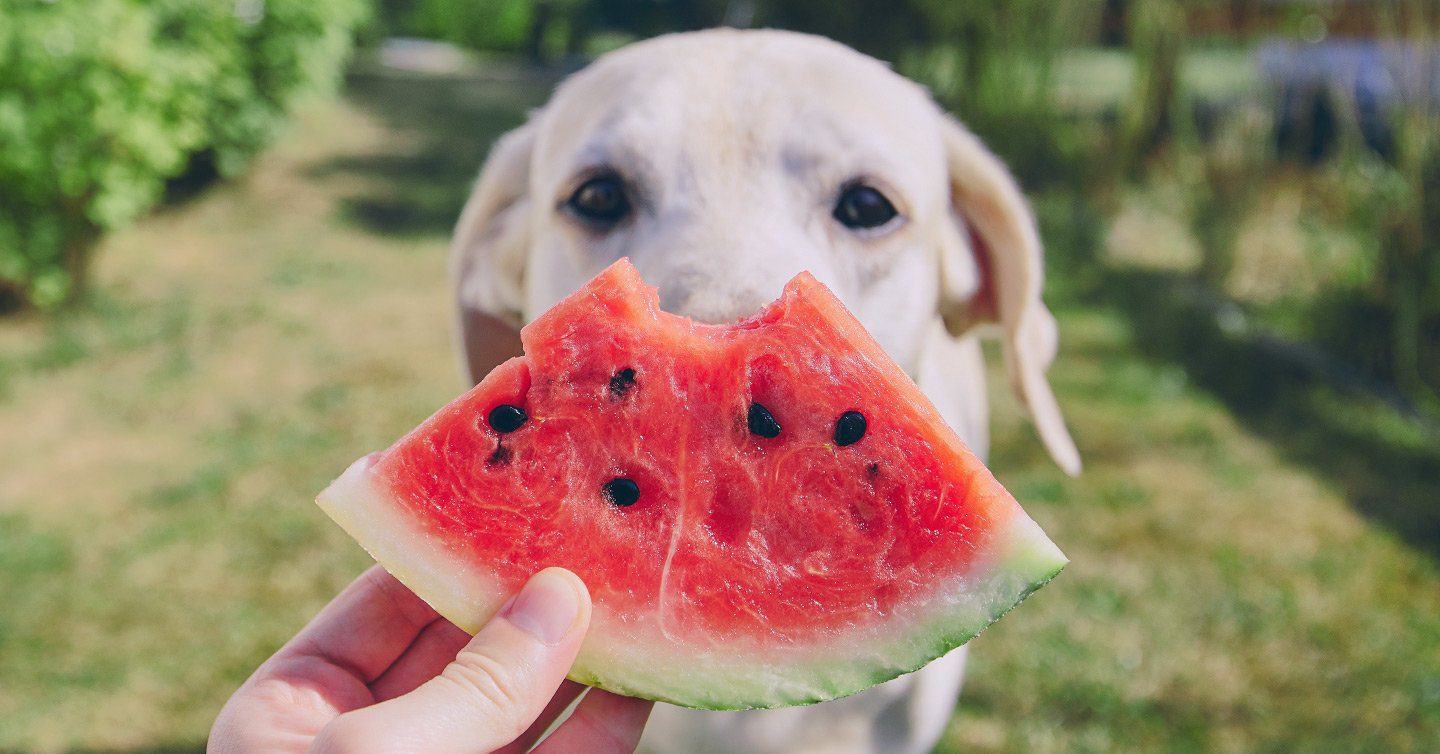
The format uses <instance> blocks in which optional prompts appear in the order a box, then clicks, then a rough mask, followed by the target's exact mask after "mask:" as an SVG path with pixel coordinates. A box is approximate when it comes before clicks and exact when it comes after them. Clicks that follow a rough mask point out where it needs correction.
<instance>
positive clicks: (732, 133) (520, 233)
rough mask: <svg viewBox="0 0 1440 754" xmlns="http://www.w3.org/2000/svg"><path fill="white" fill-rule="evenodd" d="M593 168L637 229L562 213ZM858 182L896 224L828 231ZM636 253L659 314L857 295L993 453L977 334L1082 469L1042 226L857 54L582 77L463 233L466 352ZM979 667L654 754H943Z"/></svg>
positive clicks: (512, 338) (703, 734) (682, 727)
mask: <svg viewBox="0 0 1440 754" xmlns="http://www.w3.org/2000/svg"><path fill="white" fill-rule="evenodd" d="M597 169H606V170H613V171H615V172H616V173H618V174H619V175H621V176H623V177H624V179H625V181H626V184H627V186H628V187H629V188H630V190H631V191H632V194H633V195H632V202H633V204H634V215H633V217H630V218H629V219H627V220H625V221H624V222H623V223H621V224H620V225H618V226H617V227H615V228H614V229H613V230H609V231H608V232H604V233H600V232H596V231H595V230H594V229H593V228H587V227H586V226H585V225H584V224H583V223H580V222H578V221H577V220H576V219H575V218H574V217H572V216H570V215H569V214H567V212H566V211H565V209H564V204H565V202H566V199H567V198H568V197H569V196H570V195H571V193H572V192H573V191H574V190H575V188H576V187H577V186H578V185H580V183H582V182H583V181H584V180H586V179H587V178H588V177H590V176H592V175H593V174H594V171H596V170H597ZM856 180H861V181H864V182H865V183H867V184H868V185H871V186H874V187H875V188H877V189H879V190H881V191H882V193H884V194H885V196H886V197H887V198H888V199H889V201H890V202H891V203H892V204H894V206H895V207H896V209H898V210H899V212H900V215H901V218H900V220H899V221H897V222H894V223H891V224H889V225H886V226H883V227H881V228H877V229H875V230H871V231H863V232H856V231H853V230H851V229H849V228H846V227H845V226H843V225H842V224H840V223H839V222H838V221H836V220H835V219H834V218H832V216H831V210H832V207H833V206H834V203H835V201H836V199H837V197H838V196H839V195H840V192H841V191H842V189H843V187H845V186H847V185H849V184H851V183H852V182H854V181H856ZM621 256H628V257H630V259H631V261H632V262H633V263H634V264H635V266H636V267H637V268H638V269H639V270H640V272H641V274H642V275H643V276H644V277H645V279H646V281H648V282H649V283H650V284H652V285H655V286H658V287H659V289H660V299H661V305H662V306H663V307H664V308H665V309H667V310H669V311H672V312H675V313H678V314H683V315H687V316H690V317H693V318H695V319H698V320H701V321H705V322H723V321H728V320H733V319H737V318H740V317H744V316H747V315H749V314H751V313H753V312H754V311H755V310H757V309H758V308H760V307H761V306H763V305H764V304H765V303H767V302H769V301H771V300H773V299H774V298H775V297H776V296H777V295H778V294H779V293H780V290H781V288H782V287H783V286H784V284H785V282H786V281H788V280H789V279H790V278H791V277H792V276H793V275H795V274H796V273H798V272H800V271H802V270H809V271H810V272H812V273H813V274H814V275H815V277H817V278H818V279H819V280H820V281H821V282H823V283H825V284H826V285H827V286H829V287H830V289H831V290H832V291H834V292H835V294H836V295H837V296H839V297H840V299H841V300H842V301H844V302H845V305H846V306H848V307H849V308H850V310H851V311H852V312H854V313H855V315H856V316H857V317H858V318H859V319H860V321H861V322H862V323H864V325H865V327H866V328H868V329H869V331H870V332H871V333H872V334H873V335H874V336H875V338H876V339H877V340H878V341H879V342H880V344H881V345H882V346H883V347H884V348H885V350H886V351H887V352H888V353H889V354H890V356H891V357H893V358H894V359H895V360H896V361H897V362H898V363H899V364H900V365H901V366H902V367H904V368H905V369H906V370H907V371H908V372H909V373H910V374H911V376H913V377H914V378H915V380H916V382H917V383H918V384H919V385H920V387H921V389H922V390H924V391H925V393H926V395H928V396H929V397H930V399H931V400H932V401H933V402H934V403H935V405H936V407H937V408H938V409H939V410H940V413H941V415H943V416H944V417H945V419H946V421H948V422H949V423H950V424H951V426H952V427H954V428H955V430H956V431H957V432H958V433H959V434H960V435H961V437H962V438H964V440H965V441H966V442H967V443H968V444H969V445H970V447H971V448H973V449H975V450H976V452H978V453H980V454H981V455H982V456H983V455H984V454H985V452H986V449H987V446H988V442H989V437H988V427H987V424H988V408H987V398H986V389H985V373H984V364H983V356H982V353H981V348H980V338H982V337H985V336H986V335H988V334H995V335H998V336H999V338H1000V340H1001V342H1002V344H1003V346H1004V353H1005V359H1006V363H1007V366H1008V367H1009V373H1010V378H1011V382H1012V385H1013V386H1014V388H1015V390H1016V392H1017V394H1018V395H1019V396H1020V397H1021V399H1022V400H1023V401H1024V403H1025V404H1026V405H1027V406H1028V407H1029V409H1030V412H1031V415H1032V416H1033V418H1034V421H1035V425H1036V428H1037V429H1038V431H1039V434H1040V437H1041V439H1042V440H1043V441H1044V443H1045V446H1046V447H1047V448H1048V449H1049V451H1050V454H1051V456H1052V457H1053V458H1054V459H1055V461H1056V462H1057V463H1058V464H1059V465H1060V466H1061V467H1062V468H1064V469H1065V470H1066V471H1067V472H1070V473H1072V474H1073V473H1077V472H1078V471H1079V468H1080V459H1079V455H1078V454H1077V452H1076V450H1075V446H1074V444H1073V443H1072V442H1071V440H1070V436H1069V434H1068V432H1067V430H1066V428H1065V425H1064V422H1063V420H1062V419H1061V417H1060V412H1059V409H1058V407H1057V406H1056V403H1055V398H1054V396H1053V395H1052V393H1051V391H1050V387H1049V385H1048V384H1047V382H1046V380H1045V371H1046V369H1047V368H1048V367H1049V365H1050V362H1051V360H1052V358H1053V357H1054V354H1055V347H1056V330H1055V323H1054V320H1053V318H1052V317H1051V315H1050V313H1049V311H1048V310H1047V309H1046V308H1045V306H1044V304H1043V303H1042V301H1041V299H1040V288H1041V273H1042V263H1041V256H1040V243H1039V238H1038V237H1037V234H1036V230H1035V223H1034V219H1033V217H1032V216H1031V214H1030V211H1029V209H1028V208H1027V206H1026V204H1025V202H1024V199H1023V198H1022V196H1021V194H1020V192H1019V189H1018V188H1017V187H1016V185H1015V182H1014V180H1013V179H1012V178H1011V177H1010V175H1009V173H1008V172H1007V171H1006V170H1005V168H1004V166H1003V165H1002V164H1001V163H1000V162H999V161H998V160H997V159H996V158H995V157H994V156H993V155H991V154H990V153H989V152H988V151H986V149H985V148H984V146H982V145H981V143H980V142H979V140H977V139H976V138H975V136H974V135H972V134H971V133H970V132H969V131H967V130H965V128H964V127H962V126H961V125H960V124H959V123H958V122H956V121H955V120H954V119H952V118H950V117H949V116H947V115H945V114H944V113H943V112H942V111H941V110H940V109H939V108H937V107H936V105H935V104H934V103H933V101H932V100H931V99H930V97H929V96H928V94H927V93H926V92H925V91H924V90H923V89H922V88H921V87H919V86H917V85H915V84H914V83H912V82H910V81H908V80H906V79H904V78H902V77H901V76H899V75H897V74H895V73H894V72H892V71H891V70H890V69H889V68H887V67H886V66H884V65H883V64H881V63H879V62H877V61H875V60H873V59H870V58H867V57H865V56H863V55H860V54H859V53H857V52H855V51H853V50H851V49H849V48H847V47H844V46H843V45H840V44H837V43H835V42H831V41H828V40H825V39H820V38H817V37H811V36H806V35H801V34H794V33H787V32H778V31H745V32H740V31H733V30H713V31H707V32H697V33H689V34H678V35H672V36H667V37H660V38H657V39H652V40H649V41H646V42H641V43H638V44H635V45H631V46H629V47H626V48H624V49H622V50H619V51H617V52H614V53H611V54H609V55H606V56H604V57H602V58H601V59H599V60H598V61H596V62H595V63H594V64H593V65H591V66H589V67H588V68H586V69H585V70H584V71H582V72H580V73H578V74H576V75H575V76H573V77H572V78H570V79H569V80H567V81H566V82H565V83H564V84H562V85H561V86H560V87H559V89H558V90H557V91H556V93H555V95H554V96H553V98H552V99H551V100H550V102H549V103H548V104H547V105H546V106H545V107H544V108H543V109H541V110H539V111H538V112H536V113H535V114H534V115H533V116H532V117H531V118H530V120H529V122H528V123H526V124H525V125H524V126H522V127H520V128H518V129H516V130H515V131H513V132H511V133H509V134H507V135H506V136H504V137H503V138H502V139H501V140H500V141H499V142H497V143H496V145H495V146H494V148H493V149H492V151H491V154H490V157H489V159H488V160H487V161H486V164H485V167H484V169H483V171H482V172H481V175H480V180H479V182H478V183H477V185H476V186H475V189H474V192H473V194H472V195H471V197H470V201H469V203H468V204H467V205H466V207H465V210H464V213H463V214H462V216H461V218H460V222H459V225H458V227H457V229H456V232H455V239H454V246H453V256H452V274H453V278H454V282H455V295H456V300H457V304H458V314H459V316H458V325H459V326H458V329H457V331H458V333H459V347H460V352H461V354H462V358H463V362H464V369H465V371H466V372H467V374H468V376H469V377H470V378H471V379H473V380H478V379H479V378H480V377H482V376H484V375H485V374H486V373H487V372H488V371H489V370H490V369H491V368H493V367H494V366H495V365H496V364H498V363H499V362H500V361H502V360H503V359H505V358H508V357H510V356H513V355H515V354H517V353H518V351H519V340H518V336H517V334H516V328H517V327H519V326H520V325H521V324H523V323H525V322H528V321H530V320H531V319H532V318H534V317H535V316H537V315H538V314H540V313H541V312H543V311H545V310H546V309H548V308H549V307H550V306H552V305H554V304H555V303H556V302H558V301H559V300H560V299H561V298H563V297H564V296H566V295H567V294H569V293H570V292H572V291H573V290H575V289H576V288H577V287H579V286H580V285H581V284H583V283H584V282H585V281H587V280H588V279H589V278H590V277H591V276H593V275H594V274H595V273H597V272H599V271H600V270H601V269H603V268H604V267H605V266H606V265H608V264H610V263H611V262H613V261H615V260H616V259H618V258H619V257H621ZM963 665H964V649H963V648H962V649H960V650H956V651H955V652H953V653H951V654H950V655H948V656H946V657H945V658H943V659H941V660H937V661H936V662H934V663H931V664H930V665H929V666H927V667H926V668H925V669H924V670H921V671H919V672H917V673H913V674H911V675H908V676H904V677H902V678H898V679H896V680H894V681H891V682H889V683H886V684H882V685H881V686H879V687H877V688H874V689H871V690H869V691H866V692H863V693H860V694H857V695H855V696H853V697H850V698H848V699H844V700H840V701H835V702H829V703H826V704H821V705H818V706H814V707H806V708H796V709H788V710H773V711H764V712H731V713H707V712H695V711H689V710H680V709H677V708H664V709H657V710H656V712H655V714H654V717H653V718H652V721H651V725H650V729H649V731H648V732H647V735H646V745H648V746H650V747H652V748H655V749H657V750H661V751H685V752H695V751H744V752H752V753H758V752H770V751H775V752H780V751H785V752H802V751H804V752H810V751H827V752H828V751H875V752H920V751H928V750H929V749H930V747H932V746H933V745H934V743H935V741H936V740H937V739H938V737H939V735H940V733H941V732H942V730H943V728H944V725H945V721H946V720H947V719H948V718H949V716H950V714H951V711H952V710H953V708H954V704H955V699H956V695H957V694H958V693H959V687H960V679H961V674H962V670H963Z"/></svg>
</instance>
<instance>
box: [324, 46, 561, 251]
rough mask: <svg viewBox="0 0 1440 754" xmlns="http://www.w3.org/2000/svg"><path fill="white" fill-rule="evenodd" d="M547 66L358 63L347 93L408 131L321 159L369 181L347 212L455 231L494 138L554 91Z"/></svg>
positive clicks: (362, 219)
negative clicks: (451, 72)
mask: <svg viewBox="0 0 1440 754" xmlns="http://www.w3.org/2000/svg"><path fill="white" fill-rule="evenodd" d="M555 81H556V77H555V75H553V74H549V73H545V72H534V73H527V72H510V73H508V74H506V75H503V76H483V75H474V76H421V75H412V74H404V73H396V72H387V71H384V70H381V69H377V70H368V71H358V72H356V73H354V74H352V75H351V76H350V77H349V79H348V80H347V85H346V97H347V98H348V99H349V100H350V102H351V103H352V104H355V105H357V106H358V107H360V108H361V109H362V110H364V111H366V112H367V113H368V114H370V115H373V116H375V117H378V118H380V119H381V120H383V121H385V123H386V125H388V126H389V127H390V128H392V129H393V130H395V131H396V132H398V133H399V134H401V137H400V138H399V139H397V140H396V141H395V142H393V143H392V144H390V145H388V146H387V147H386V149H385V151H383V152H379V153H375V154H368V155H362V156H354V157H344V158H341V159H338V160H334V161H332V162H328V163H325V164H322V165H319V166H317V167H316V168H315V169H314V171H313V173H314V174H315V175H317V176H322V177H323V176H334V175H341V176H348V177H355V178H360V179H362V180H366V181H367V183H368V184H370V185H368V187H367V188H366V189H364V190H363V192H362V193H359V194H357V195H354V196H350V197H347V198H346V199H345V200H344V202H343V212H344V213H345V216H346V219H347V220H348V221H350V222H353V223H355V224H357V225H359V226H360V227H362V228H365V229H366V230H369V231H371V232H374V233H380V234H384V235H392V236H407V235H448V234H449V233H450V230H451V228H453V227H454V225H455V220H456V218H458V217H459V216H460V209H461V207H463V206H464V204H465V199H466V197H467V195H468V194H469V191H470V187H471V185H472V184H473V183H474V181H475V177H476V175H477V174H478V173H479V170H480V165H481V163H482V162H483V161H484V159H485V155H486V154H487V153H488V152H489V150H490V145H491V144H492V143H493V142H494V141H495V139H496V138H498V137H499V136H500V135H501V134H503V133H505V132H506V131H508V130H510V129H512V128H514V127H516V126H518V125H520V124H521V123H523V122H524V120H525V116H526V114H527V113H528V112H529V110H530V109H532V108H534V107H537V106H539V105H540V104H542V103H543V102H544V101H545V99H546V98H547V97H548V96H549V94H550V90H551V89H552V87H553V85H554V83H555Z"/></svg>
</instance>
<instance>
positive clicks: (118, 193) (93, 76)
mask: <svg viewBox="0 0 1440 754" xmlns="http://www.w3.org/2000/svg"><path fill="white" fill-rule="evenodd" d="M363 9H364V2H363V0H224V2H221V1H220V0H7V1H6V2H4V3H3V4H0V303H3V300H4V299H9V300H10V302H11V303H14V302H17V301H18V302H29V303H32V304H34V305H37V306H40V307H42V308H44V307H51V306H54V305H56V304H59V303H61V302H62V301H64V300H66V299H67V298H69V297H70V296H71V295H72V294H73V293H74V292H75V291H76V290H77V289H78V287H79V286H80V285H81V284H82V283H83V281H84V273H85V267H86V264H87V262H88V260H89V256H90V251H91V249H93V247H94V245H95V242H96V241H97V240H98V239H99V238H100V236H101V235H102V234H103V233H104V232H105V231H108V230H111V229H114V228H117V227H120V226H122V225H124V224H125V223H127V222H130V221H131V220H133V219H134V218H135V217H136V216H137V215H139V214H140V213H142V212H144V211H145V210H146V209H148V208H149V207H151V206H153V205H154V204H155V202H156V201H157V200H158V199H159V197H160V196H161V193H162V191H163V189H164V186H165V181H166V180H167V179H169V178H171V177H174V176H176V175H177V174H179V173H180V172H182V171H183V170H184V169H185V168H186V166H187V165H188V164H189V162H190V160H192V159H193V158H194V157H195V156H196V155H200V154H204V155H205V156H206V157H207V158H208V159H211V160H213V161H214V163H215V166H216V167H217V168H218V169H219V170H220V172H221V174H222V175H230V174H234V173H235V172H237V171H238V170H240V169H241V168H242V167H243V166H244V165H245V163H246V161H247V160H248V159H249V158H250V157H251V156H252V155H254V154H255V152H256V151H257V150H259V149H260V148H261V147H262V146H263V145H264V144H265V143H266V142H267V141H268V140H269V138H270V137H271V136H272V135H273V134H274V132H275V129H276V128H277V127H278V126H279V125H280V124H281V122H282V119H283V117H284V114H285V111H286V109H287V108H288V106H289V105H290V104H291V103H292V102H293V101H294V99H295V97H296V96H298V95H300V94H301V93H303V92H306V91H309V90H313V89H315V88H317V87H324V86H327V85H329V84H331V83H333V81H334V79H335V77H336V76H337V74H338V72H339V69H340V65H341V63H342V62H343V61H344V59H345V57H346V55H347V53H348V50H349V45H350V40H351V35H350V30H351V29H352V28H353V26H354V25H355V24H356V23H357V22H358V21H359V20H360V16H361V12H362V10H363Z"/></svg>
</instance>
